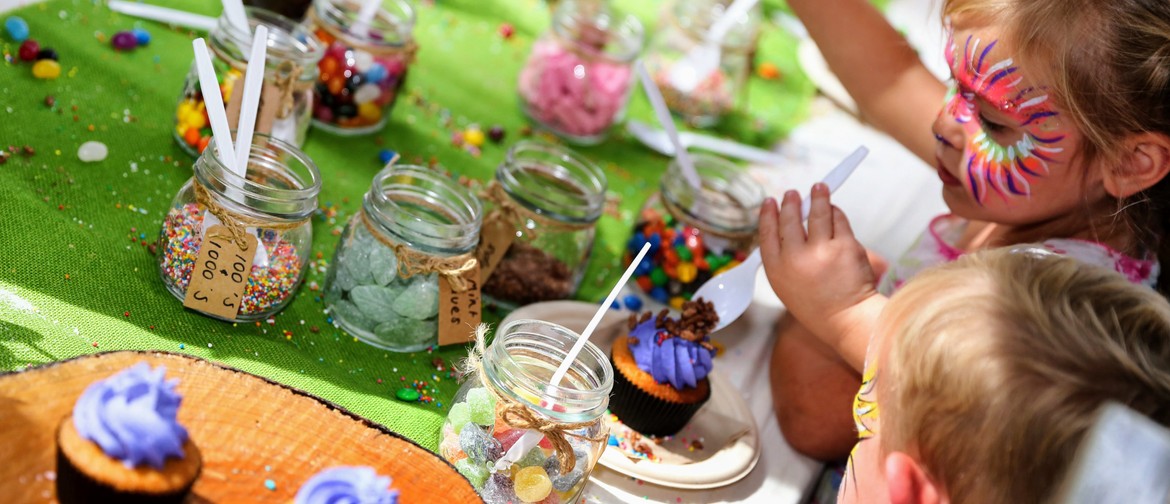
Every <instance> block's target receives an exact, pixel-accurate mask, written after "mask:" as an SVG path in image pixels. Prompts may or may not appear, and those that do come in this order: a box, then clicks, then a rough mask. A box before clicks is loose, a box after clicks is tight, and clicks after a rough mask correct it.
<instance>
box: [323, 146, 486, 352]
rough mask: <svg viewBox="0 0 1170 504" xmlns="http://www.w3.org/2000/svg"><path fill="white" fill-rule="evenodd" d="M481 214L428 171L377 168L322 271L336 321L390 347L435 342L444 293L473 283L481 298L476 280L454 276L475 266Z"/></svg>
mask: <svg viewBox="0 0 1170 504" xmlns="http://www.w3.org/2000/svg"><path fill="white" fill-rule="evenodd" d="M480 214H481V206H480V203H479V200H478V199H476V198H475V196H474V195H473V194H471V192H469V191H468V190H467V189H466V188H465V187H463V186H461V185H459V184H458V183H456V181H454V180H451V179H450V178H449V177H447V176H444V175H442V174H439V173H436V172H435V171H433V170H430V169H428V168H425V167H421V166H411V165H391V166H388V167H386V168H384V169H383V170H382V171H380V172H378V174H377V175H375V176H374V182H373V184H372V186H371V187H370V190H369V192H367V193H366V195H365V197H364V198H363V199H362V209H361V211H360V212H358V213H357V214H356V215H354V216H353V217H352V218H351V219H350V220H349V223H348V224H346V226H345V230H343V231H342V232H341V240H340V241H339V242H338V243H337V251H336V252H334V254H333V261H332V262H331V263H330V264H329V271H328V273H326V276H325V306H326V307H327V308H328V309H329V314H330V316H331V317H332V318H333V322H334V323H335V324H336V325H338V326H340V327H341V328H342V329H344V330H345V332H348V333H349V334H351V335H353V336H354V337H355V338H358V339H360V340H362V341H364V342H366V343H369V344H371V345H374V346H376V347H380V348H384V349H387V350H391V351H395V352H414V351H418V350H422V349H424V348H427V347H429V346H433V345H435V344H436V343H438V342H439V339H438V336H439V330H440V328H441V326H442V325H443V324H444V323H445V322H449V321H450V314H449V313H445V314H444V317H443V319H442V320H440V305H441V300H440V296H441V292H443V290H444V289H456V290H459V291H460V292H466V291H467V289H474V290H475V293H474V294H475V295H476V296H478V290H479V287H478V285H477V283H478V278H473V280H475V282H466V283H465V284H462V285H454V284H453V283H452V279H454V278H455V277H457V276H459V275H461V274H463V273H465V272H467V270H468V268H474V267H475V264H476V262H475V254H474V253H473V252H474V251H475V245H476V243H477V242H478V241H479V227H480V223H481V220H480V219H481V216H480ZM472 274H474V275H476V276H478V274H479V270H478V269H475V270H474V272H472ZM473 284H474V285H473ZM476 299H477V300H478V297H476ZM477 323H478V322H477ZM457 325H459V324H457ZM453 330H455V331H463V333H464V334H466V333H467V332H468V331H470V328H468V327H454V328H453ZM463 341H464V342H465V341H466V338H464V339H463Z"/></svg>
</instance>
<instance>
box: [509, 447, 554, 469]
mask: <svg viewBox="0 0 1170 504" xmlns="http://www.w3.org/2000/svg"><path fill="white" fill-rule="evenodd" d="M545 458H547V457H545V456H544V450H541V449H540V447H539V446H538V447H536V448H533V449H531V450H528V453H525V454H524V456H523V457H520V460H517V461H516V465H517V466H519V467H533V466H540V465H544V460H545Z"/></svg>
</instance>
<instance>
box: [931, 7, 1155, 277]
mask: <svg viewBox="0 0 1170 504" xmlns="http://www.w3.org/2000/svg"><path fill="white" fill-rule="evenodd" d="M943 15H944V16H947V17H951V18H966V17H968V16H969V17H971V18H975V19H979V20H983V21H988V22H991V23H994V24H996V25H998V26H1001V27H1002V28H1003V37H1006V38H1007V39H1008V40H1009V41H1010V43H1011V44H1012V46H1013V47H1014V48H1015V54H1014V55H1013V56H1014V57H1015V59H1017V60H1019V61H1020V62H1021V64H1022V65H1023V66H1024V67H1025V68H1027V70H1028V72H1030V73H1033V74H1034V75H1035V76H1036V77H1037V78H1038V80H1039V81H1041V82H1043V83H1045V84H1047V85H1048V86H1049V91H1050V96H1051V97H1052V99H1053V100H1054V101H1055V102H1056V104H1057V105H1058V106H1060V108H1061V109H1062V110H1063V111H1064V112H1065V114H1064V115H1065V116H1066V117H1067V118H1069V119H1070V120H1071V121H1072V122H1073V123H1074V124H1075V125H1076V126H1077V128H1078V129H1079V130H1080V132H1081V133H1082V134H1083V135H1084V140H1085V141H1084V142H1083V145H1082V148H1081V151H1080V153H1079V158H1080V159H1081V160H1083V161H1085V162H1089V163H1092V162H1105V163H1108V164H1109V165H1110V166H1113V167H1115V169H1121V170H1124V169H1125V164H1126V162H1127V161H1128V159H1127V155H1128V152H1127V150H1126V147H1127V146H1126V144H1125V140H1126V139H1127V138H1128V137H1130V136H1131V135H1134V134H1139V133H1159V134H1163V135H1167V136H1170V2H1167V1H1165V0H946V1H945V3H944V5H943ZM1118 209H1119V212H1118V213H1119V216H1121V217H1123V218H1124V220H1125V222H1124V223H1122V224H1123V225H1128V226H1130V227H1131V229H1133V230H1134V231H1135V235H1136V236H1137V237H1138V238H1139V239H1140V240H1141V242H1142V244H1144V245H1145V246H1146V247H1147V248H1148V249H1150V250H1156V251H1157V252H1158V258H1159V259H1160V260H1161V262H1162V264H1170V240H1161V237H1162V236H1163V235H1166V234H1167V233H1170V181H1168V180H1166V179H1163V180H1162V181H1161V182H1159V183H1158V184H1156V185H1154V186H1153V187H1151V188H1150V189H1148V190H1147V191H1145V192H1144V193H1141V194H1137V195H1134V196H1132V197H1130V198H1127V200H1126V201H1119V202H1118ZM1121 210H1124V212H1122V211H1121ZM1158 284H1159V289H1160V290H1162V291H1163V293H1166V294H1170V268H1164V269H1163V271H1162V274H1161V277H1160V278H1159V282H1158Z"/></svg>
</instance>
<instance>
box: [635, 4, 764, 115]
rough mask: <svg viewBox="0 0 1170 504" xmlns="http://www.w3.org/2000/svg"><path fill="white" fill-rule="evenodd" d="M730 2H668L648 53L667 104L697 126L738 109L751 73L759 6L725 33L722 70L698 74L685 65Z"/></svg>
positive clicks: (651, 71) (648, 65) (654, 74)
mask: <svg viewBox="0 0 1170 504" xmlns="http://www.w3.org/2000/svg"><path fill="white" fill-rule="evenodd" d="M730 3H731V0H697V1H674V2H667V3H666V4H665V5H664V6H663V10H662V14H661V16H660V20H659V25H660V26H659V29H658V31H657V32H656V33H655V34H654V37H653V38H652V39H651V41H650V45H649V49H648V51H647V53H648V56H647V58H646V69H647V71H649V72H650V75H652V76H653V77H654V81H655V83H657V84H658V88H659V89H661V90H662V96H663V98H664V99H665V100H666V105H667V106H668V107H670V110H671V111H672V112H674V113H675V114H678V115H679V116H681V117H682V118H683V120H685V121H687V123H689V124H692V125H695V126H698V127H706V126H710V125H713V124H715V123H716V122H718V121H719V119H720V118H722V117H723V115H724V114H726V113H727V112H729V111H731V110H732V109H733V108H734V107H735V101H736V98H737V97H738V96H740V95H741V94H742V90H743V86H744V84H745V83H746V82H747V79H748V76H749V74H750V72H751V64H752V61H751V60H752V54H753V53H754V52H755V46H756V37H757V35H758V33H759V28H760V22H761V18H762V17H763V14H762V10H761V6H760V5H759V4H757V5H756V6H755V7H753V8H752V9H751V10H750V11H748V14H747V15H745V16H742V17H741V18H740V19H739V20H737V21H736V23H735V24H733V25H732V28H731V29H730V30H729V31H728V32H727V36H726V37H725V38H724V39H723V42H722V44H720V47H719V52H720V58H719V66H718V67H716V68H715V70H714V71H712V72H711V73H710V74H708V75H706V76H696V75H694V73H695V72H694V70H693V67H692V65H690V64H689V63H687V61H688V60H687V59H686V56H687V54H689V53H691V52H692V51H694V50H695V49H696V48H697V47H699V46H701V45H702V44H703V40H704V38H705V37H706V34H707V32H708V31H709V30H710V29H711V25H712V24H713V23H714V22H715V20H717V19H719V18H720V17H722V15H723V11H725V10H726V9H727V7H728V6H729V4H730Z"/></svg>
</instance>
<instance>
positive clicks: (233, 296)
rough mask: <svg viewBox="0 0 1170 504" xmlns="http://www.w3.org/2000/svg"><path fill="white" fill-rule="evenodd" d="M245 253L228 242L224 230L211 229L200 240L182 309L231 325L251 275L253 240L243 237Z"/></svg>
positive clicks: (229, 240) (254, 247) (228, 233)
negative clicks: (199, 312) (226, 321)
mask: <svg viewBox="0 0 1170 504" xmlns="http://www.w3.org/2000/svg"><path fill="white" fill-rule="evenodd" d="M245 239H246V240H247V242H248V250H247V251H243V250H240V248H239V247H238V246H237V245H236V242H235V241H233V240H232V234H231V232H229V231H228V228H227V227H226V226H218V225H217V226H212V227H211V229H208V230H207V233H205V234H204V236H203V245H202V246H200V247H199V256H198V257H197V258H196V259H195V269H194V270H193V271H192V272H191V281H190V283H188V284H187V297H185V298H183V306H186V307H187V308H190V309H192V310H197V311H201V312H203V313H206V314H208V315H212V316H216V317H220V318H223V319H227V320H231V321H235V320H236V314H237V313H239V311H240V302H241V300H243V298H244V287H245V286H247V284H248V275H250V274H251V272H252V257H253V256H254V255H255V253H256V246H257V243H256V237H255V236H252V235H250V234H247V235H245Z"/></svg>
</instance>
